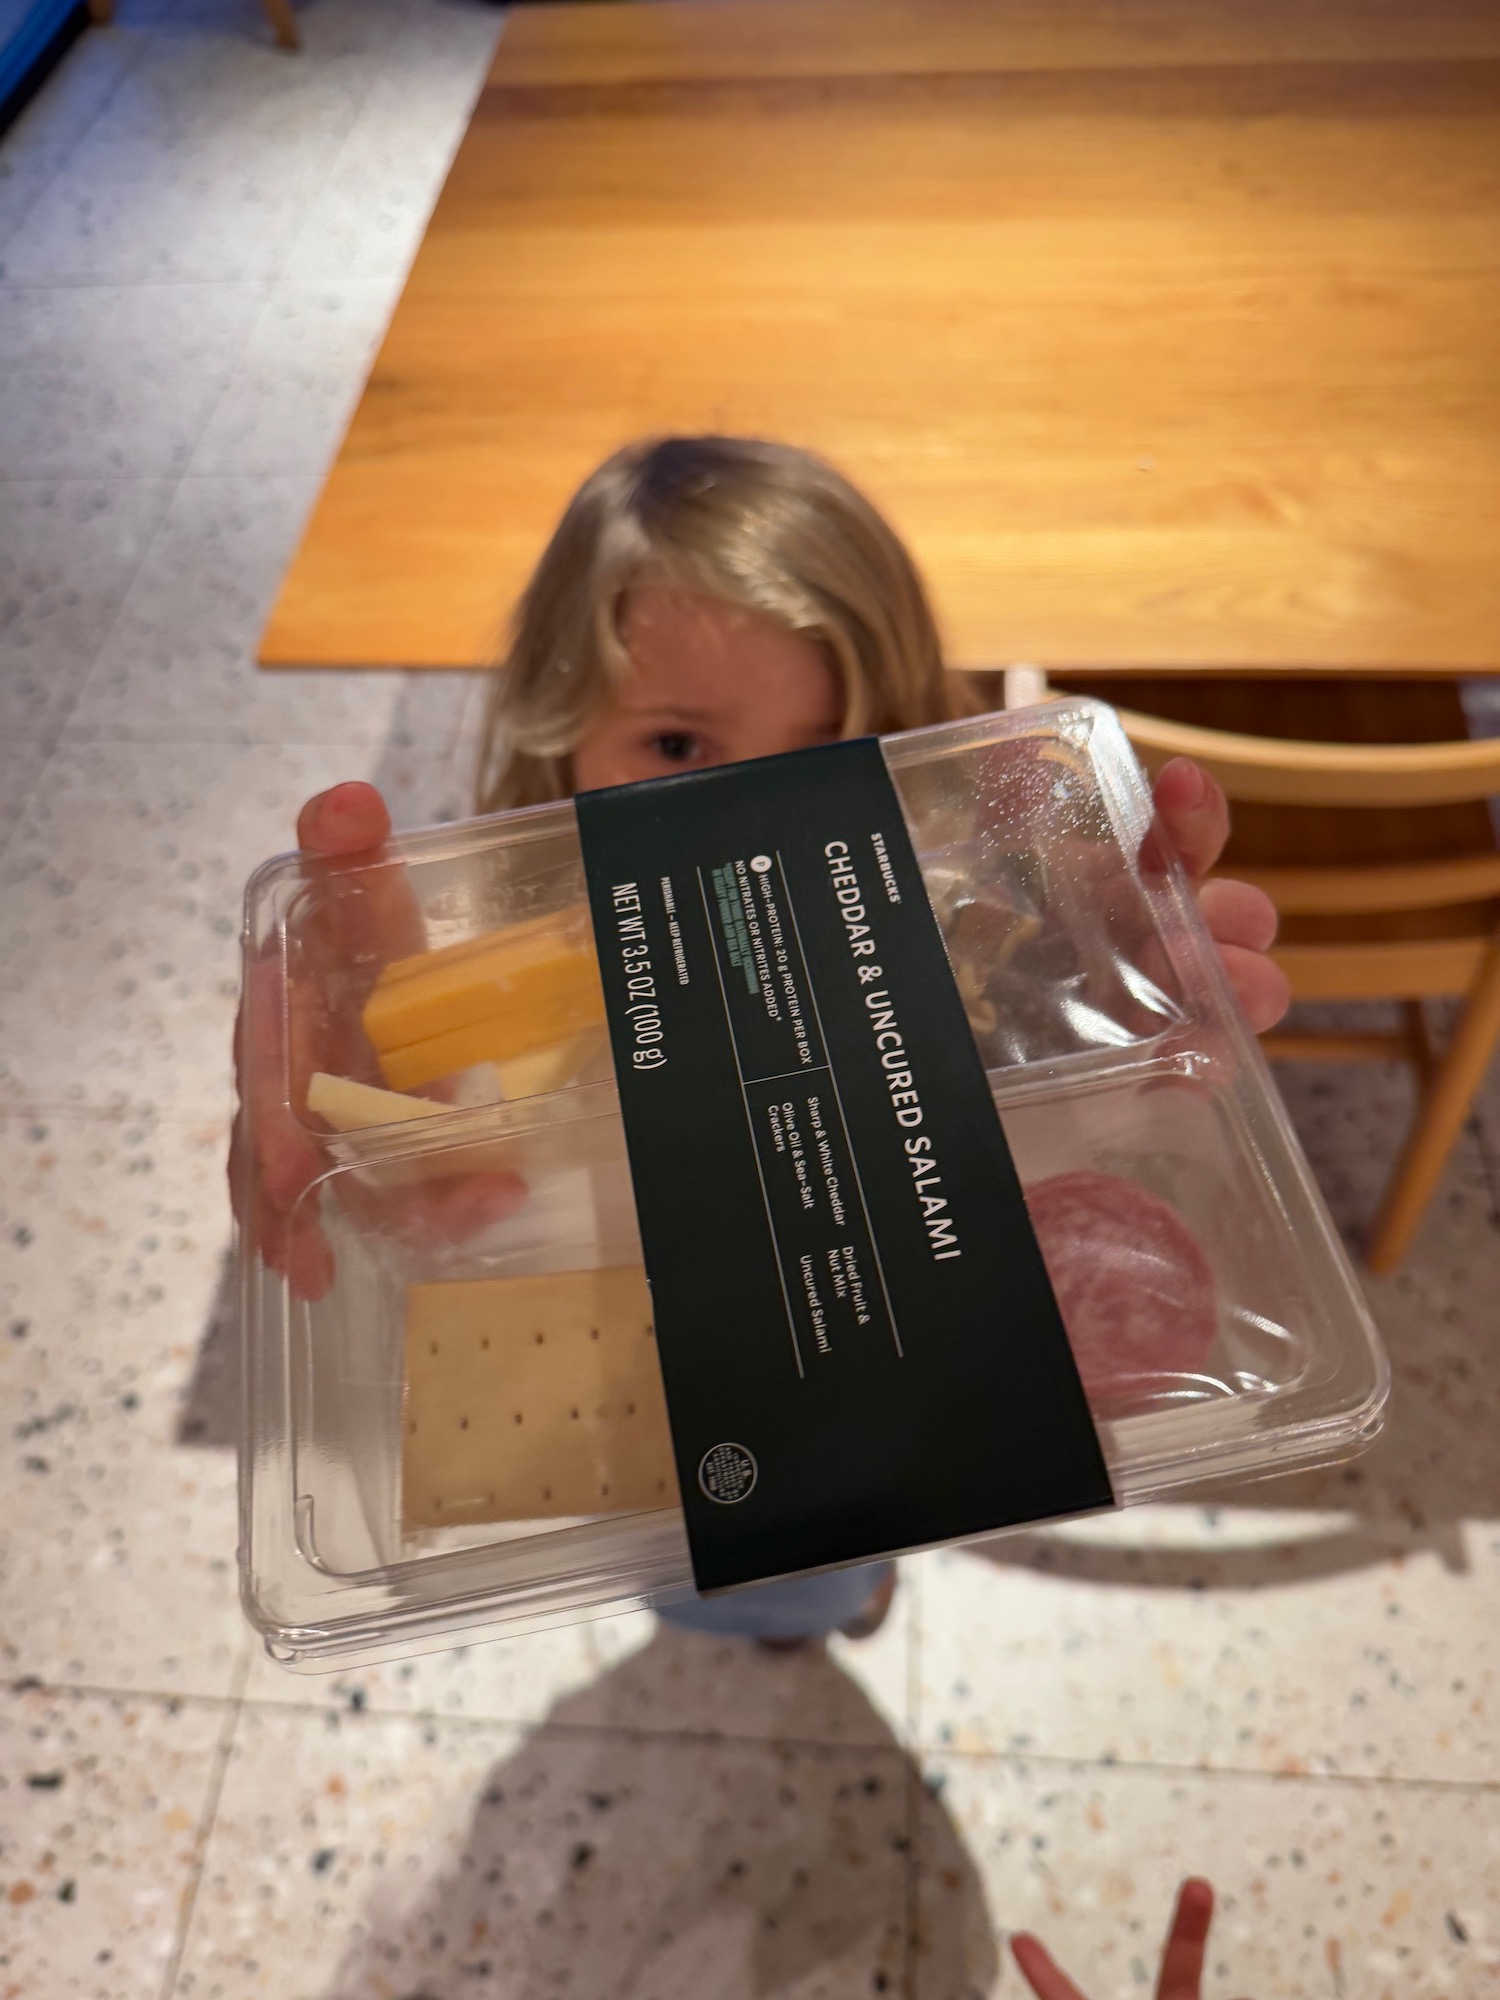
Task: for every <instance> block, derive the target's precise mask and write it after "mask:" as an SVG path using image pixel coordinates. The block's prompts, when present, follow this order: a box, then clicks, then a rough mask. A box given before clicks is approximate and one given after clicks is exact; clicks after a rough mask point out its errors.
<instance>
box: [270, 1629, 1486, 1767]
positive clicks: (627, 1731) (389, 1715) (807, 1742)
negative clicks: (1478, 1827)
mask: <svg viewBox="0 0 1500 2000" xmlns="http://www.w3.org/2000/svg"><path fill="white" fill-rule="evenodd" d="M500 1643H502V1644H503V1643H504V1642H503V1641H501V1642H500ZM357 1671H358V1669H357V1668H356V1669H351V1672H357ZM298 1678H299V1679H301V1678H303V1676H300V1675H299V1676H298ZM319 1678H320V1679H322V1678H325V1677H324V1676H321V1675H320V1676H319ZM242 1706H243V1707H244V1708H245V1709H246V1710H247V1711H249V1712H253V1713H254V1714H256V1715H259V1716H270V1715H302V1716H309V1717H311V1716H318V1717H320V1718H322V1719H324V1720H326V1719H327V1718H328V1717H329V1716H330V1715H335V1716H338V1717H340V1718H341V1719H343V1720H345V1721H347V1722H348V1723H349V1724H350V1725H351V1726H354V1727H360V1726H363V1725H364V1724H365V1723H369V1722H382V1723H386V1722H400V1723H407V1724H419V1723H420V1724H423V1725H428V1724H431V1723H440V1724H442V1725H443V1727H445V1728H452V1729H460V1730H468V1731H472V1732H474V1733H476V1734H477V1733H479V1732H481V1731H484V1730H495V1729H509V1730H515V1731H518V1732H521V1733H524V1734H525V1735H526V1736H528V1737H531V1738H535V1737H546V1736H552V1737H557V1738H560V1739H564V1740H568V1741H576V1742H580V1743H593V1742H601V1741H603V1742H613V1743H634V1744H638V1745H641V1746H642V1747H644V1746H646V1745H649V1744H664V1745H668V1746H671V1747H673V1748H678V1749H722V1750H796V1751H803V1752H809V1753H814V1754H818V1755H826V1756H831V1757H847V1758H850V1759H857V1758H861V1757H880V1758H891V1757H899V1758H901V1759H903V1760H904V1761H906V1762H910V1761H911V1760H910V1757H909V1755H908V1753H907V1752H906V1751H905V1750H904V1749H903V1748H902V1746H901V1745H900V1744H899V1743H898V1742H897V1741H896V1740H895V1738H894V1737H887V1738H886V1740H885V1741H884V1742H876V1743H852V1742H849V1741H847V1740H842V1741H837V1742H830V1741H828V1740H827V1739H826V1738H824V1737H818V1736H731V1735H728V1734H727V1733H726V1732H725V1731H723V1730H721V1729H685V1728H681V1727H676V1728H674V1727H665V1728H662V1729H652V1728H649V1727H648V1726H646V1725H645V1724H643V1723H617V1722H557V1721H554V1720H552V1719H551V1718H550V1717H546V1716H536V1715H530V1716H526V1715H521V1716H511V1715H476V1714H472V1713H463V1714H460V1713H454V1712H453V1711H451V1710H447V1709H435V1708H372V1707H370V1706H368V1705H366V1706H364V1707H361V1708H358V1709H356V1708H352V1707H351V1706H350V1705H349V1704H348V1703H347V1702H340V1703H338V1704H336V1705H335V1704H330V1703H327V1702H319V1701H274V1700H271V1699H270V1698H269V1697H267V1696H263V1695H249V1694H247V1695H246V1696H245V1698H244V1701H243V1704H242ZM1497 1789H1500V1786H1497Z"/></svg>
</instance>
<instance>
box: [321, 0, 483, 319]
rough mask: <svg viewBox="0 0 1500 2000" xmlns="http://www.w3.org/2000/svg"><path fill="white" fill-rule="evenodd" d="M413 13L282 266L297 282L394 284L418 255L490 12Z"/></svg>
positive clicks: (477, 74) (467, 104) (464, 111)
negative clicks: (381, 281)
mask: <svg viewBox="0 0 1500 2000" xmlns="http://www.w3.org/2000/svg"><path fill="white" fill-rule="evenodd" d="M434 11H435V10H434V8H433V7H432V6H430V5H429V6H424V7H421V8H418V9H417V10H415V12H414V13H413V16H412V19H411V21H410V23H409V24H408V26H407V27H406V29H405V30H404V32H403V33H402V34H401V35H399V36H398V37H397V38H396V39H395V41H394V42H393V44H392V48H391V61H390V64H389V66H388V68H387V70H386V72H385V74H384V75H383V76H382V77H381V79H380V81H379V82H378V83H376V85H375V86H374V88H373V89H372V90H371V92H370V95H369V97H368V98H367V100H366V101H365V103H364V105H363V107H362V108H361V111H360V115H359V118H358V120H357V121H356V123H355V125H354V128H353V130H352V131H351V132H350V134H349V138H348V141H347V143H346V145H345V147H344V150H343V152H342V154H341V155H340V157H339V161H338V164H337V166H336V167H335V168H334V170H333V172H332V173H331V174H330V175H329V177H328V180H327V182H326V183H325V184H324V186H323V188H322V190H321V191H320V193H319V195H318V198H317V200H316V202H315V203H314V204H313V206H312V208H311V209H310V210H309V212H308V215H307V218H306V221H305V222H304V224H303V227H302V229H301V232H300V234H299V235H298V238H297V241H296V243H295V244H294V245H293V246H292V250H291V253H290V255H289V257H288V259H287V264H286V275H287V276H288V277H289V278H298V279H327V278H332V277H342V278H378V279H385V280H387V281H390V280H396V279H399V278H400V277H401V276H403V275H404V273H405V271H406V268H407V266H408V265H409V264H410V262H411V260H412V258H413V256H414V255H415V254H416V250H417V246H418V244H419V243H420V242H421V238H422V232H423V230H424V229H425V228H426V226H427V217H428V215H429V214H430V213H431V210H432V205H433V203H434V202H435V201H436V199H437V196H438V190H439V189H440V188H441V186H442V183H443V180H444V177H445V176H446V174H447V171H448V164H449V161H450V160H451V158H452V156H453V153H454V151H455V150H456V148H457V146H458V142H459V140H460V139H461V138H462V137H463V133H464V129H465V127H466V125H467V123H468V117H469V111H470V108H471V107H472V105H473V102H474V99H475V97H476V96H477V95H478V93H479V87H480V85H481V83H482V82H483V80H484V77H485V74H486V72H487V71H488V69H489V65H490V61H491V58H492V55H493V51H494V47H495V42H496V39H497V37H498V34H499V31H500V26H501V21H500V18H499V17H497V14H496V13H495V12H494V11H493V10H488V9H485V8H482V7H471V8H459V7H453V6H448V7H444V8H442V9H441V10H440V12H441V24H440V31H437V32H435V31H434V30H435V25H436V24H435V23H434V19H433V15H434Z"/></svg>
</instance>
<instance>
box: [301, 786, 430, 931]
mask: <svg viewBox="0 0 1500 2000" xmlns="http://www.w3.org/2000/svg"><path fill="white" fill-rule="evenodd" d="M390 834H391V815H390V812H389V810H388V809H387V807H386V803H385V800H384V799H383V798H382V797H381V796H380V794H379V792H378V791H376V789H375V787H374V786H373V785H367V784H365V783H364V781H363V780H362V779H350V780H349V781H347V782H346V783H344V784H342V785H334V786H331V787H330V789H329V790H328V791H326V792H319V793H318V794H317V796H316V797H315V798H311V799H309V800H308V802H307V804H306V805H305V806H304V807H303V808H302V810H301V812H300V813H299V814H298V815H297V844H298V846H299V847H300V848H301V850H302V853H303V855H304V857H305V858H304V862H303V868H304V872H305V873H306V874H307V875H308V877H309V878H310V879H311V880H314V881H317V880H320V879H321V880H323V881H326V882H329V884H330V893H329V894H328V896H327V897H326V898H320V899H319V901H318V902H317V903H316V904H315V905H314V906H313V909H312V910H311V911H310V912H309V914H308V917H307V920H306V928H307V930H308V932H309V933H311V934H312V935H313V936H315V937H316V939H317V941H318V943H319V945H320V946H321V947H322V948H324V949H326V950H327V951H328V953H329V954H330V955H331V957H332V959H333V962H335V963H338V964H344V965H357V964H360V963H361V962H363V961H366V960H371V959H373V960H374V961H376V962H377V963H384V962H385V961H387V960H389V959H392V958H404V957H406V956H408V955H409V954H410V953H412V952H417V951H421V950H422V948H423V946H424V945H425V943H426V941H427V940H426V928H425V926H424V924H423V921H422V912H421V908H420V906H419V904H418V902H417V899H416V897H415V895H414V894H413V893H412V887H411V882H410V880H409V878H408V876H407V873H406V870H405V868H404V867H403V866H402V865H401V863H400V862H398V861H386V862H382V861H381V860H380V859H379V856H380V851H381V849H382V848H383V847H384V846H385V843H386V841H387V840H389V838H390ZM343 875H347V877H348V880H347V882H345V883H339V882H338V881H337V878H338V877H340V876H343Z"/></svg>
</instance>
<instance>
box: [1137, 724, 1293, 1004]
mask: <svg viewBox="0 0 1500 2000" xmlns="http://www.w3.org/2000/svg"><path fill="white" fill-rule="evenodd" d="M1153 797H1154V799H1155V803H1156V816H1157V820H1158V822H1159V824H1160V826H1161V829H1162V831H1163V832H1164V833H1165V834H1166V836H1167V839H1168V840H1169V842H1170V843H1171V845H1172V847H1173V848H1174V849H1175V850H1176V852H1177V855H1178V856H1179V858H1180V859H1181V861H1182V864H1183V866H1184V867H1185V868H1186V869H1187V872H1188V874H1189V875H1190V876H1191V877H1192V880H1193V884H1194V887H1195V889H1196V890H1197V895H1198V907H1199V909H1200V910H1201V911H1202V912H1203V918H1204V922H1205V923H1206V924H1207V925H1208V928H1209V930H1210V932H1211V933H1212V934H1213V938H1214V941H1215V943H1216V944H1217V945H1218V947H1219V956H1220V958H1221V959H1222V960H1223V961H1224V970H1225V971H1226V972H1227V973H1228V974H1229V980H1230V984H1231V985H1232V986H1233V987H1234V990H1235V992H1236V993H1237V994H1238V995H1239V1001H1240V1005H1241V1007H1243V1008H1244V1010H1245V1018H1246V1019H1247V1020H1248V1021H1249V1023H1250V1025H1251V1027H1252V1028H1253V1029H1254V1030H1255V1032H1256V1034H1258V1035H1263V1034H1264V1033H1265V1031H1266V1030H1267V1028H1274V1027H1275V1025H1276V1023H1277V1022H1278V1021H1279V1020H1280V1019H1281V1017H1282V1015H1283V1014H1284V1013H1285V1012H1286V1010H1287V1007H1288V1005H1289V1003H1290V1001H1291V997H1292V995H1291V988H1290V987H1289V986H1288V985H1287V979H1286V974H1285V973H1284V972H1283V971H1282V970H1281V968H1280V966H1279V965H1277V964H1275V963H1274V961H1273V960H1271V959H1270V958H1268V957H1267V956H1266V954H1267V952H1268V951H1269V950H1270V948H1271V946H1272V944H1273V943H1274V942H1275V938H1276V922H1277V919H1276V905H1275V904H1274V903H1273V902H1272V901H1271V899H1270V897H1269V896H1268V895H1266V894H1265V892H1264V891H1263V890H1261V889H1255V888H1252V887H1251V885H1250V884H1249V883H1248V882H1230V881H1225V880H1223V879H1220V880H1217V881H1213V882H1210V881H1207V880H1205V877H1206V876H1207V875H1208V872H1209V870H1210V869H1211V868H1212V867H1213V865H1214V863H1215V862H1216V861H1217V860H1218V858H1219V856H1220V855H1221V854H1222V853H1223V851H1224V843H1225V841H1226V840H1228V838H1229V802H1228V800H1227V799H1226V798H1225V797H1224V794H1223V792H1222V791H1221V790H1220V788H1219V785H1218V782H1217V780H1216V779H1214V778H1211V777H1210V776H1209V774H1208V772H1207V771H1205V770H1203V769H1202V767H1201V766H1200V765H1197V764H1195V763H1193V761H1192V760H1191V758H1188V757H1174V758H1173V759H1172V761H1171V762H1170V763H1169V764H1164V765H1163V766H1162V768H1161V770H1160V772H1159V773H1158V775H1157V779H1156V787H1155V791H1154V793H1153Z"/></svg>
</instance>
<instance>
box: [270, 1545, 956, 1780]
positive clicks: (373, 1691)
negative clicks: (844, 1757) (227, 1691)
mask: <svg viewBox="0 0 1500 2000" xmlns="http://www.w3.org/2000/svg"><path fill="white" fill-rule="evenodd" d="M915 1610H916V1607H915V1585H914V1583H913V1584H912V1585H911V1586H910V1587H908V1588H907V1589H906V1590H905V1591H904V1592H903V1594H902V1595H901V1596H899V1597H898V1599H897V1602H896V1606H895V1609H894V1610H893V1611H892V1614H891V1616H890V1618H889V1620H888V1621H887V1623H886V1626H885V1628H884V1630H883V1631H881V1632H880V1633H878V1634H877V1635H876V1637H875V1638H873V1639H866V1640H861V1641H858V1642H857V1643H851V1642H850V1641H848V1640H846V1639H842V1638H835V1639H834V1640H833V1641H832V1642H831V1644H830V1646H829V1648H828V1650H827V1652H824V1651H822V1650H819V1649H809V1650H808V1651H806V1652H802V1653H791V1654H771V1653H765V1652H763V1651H761V1650H760V1648H758V1647H756V1646H754V1645H751V1644H749V1643H747V1642H746V1641H744V1640H738V1639H713V1638H709V1637H706V1636H704V1635H701V1634H697V1633H688V1632H679V1631H676V1630H674V1629H672V1628H671V1627H668V1626H664V1625H659V1624H658V1623H657V1621H656V1619H655V1618H654V1617H652V1616H651V1615H650V1614H649V1613H646V1612H639V1613H633V1614H627V1615H625V1616H623V1617H619V1618H600V1619H594V1620H590V1621H588V1622H586V1623H583V1624H578V1625H572V1626H567V1627H564V1628H562V1629H560V1630H558V1631H554V1632H542V1633H537V1634H534V1635H529V1636H526V1637H522V1638H516V1639H504V1640H499V1641H496V1642H494V1643H493V1644H488V1645H481V1646H469V1647H464V1648H461V1649H457V1650H455V1651H452V1652H448V1653H434V1654H428V1655H426V1656H425V1657H423V1658H419V1659H414V1660H405V1661H401V1662H398V1663H396V1664H393V1665H385V1666H379V1667H371V1668H366V1669H364V1670H362V1671H359V1672H356V1673H345V1674H340V1675H338V1676H336V1677H331V1678H324V1677H322V1676H318V1677H313V1676H310V1675H303V1674H289V1673H287V1672H286V1671H285V1670H284V1669H283V1668H281V1667H278V1666H276V1665H274V1664H273V1663H272V1662H271V1661H269V1660H268V1659H266V1658H265V1657H264V1655H261V1656H260V1657H259V1658H257V1660H256V1662H255V1664H254V1666H253V1667H252V1668H251V1672H250V1679H249V1682H248V1684H247V1686H248V1692H249V1694H250V1695H251V1697H252V1698H254V1699H256V1700H258V1701H267V1702H274V1703H278V1704H280V1705H283V1706H284V1705H286V1704H289V1703H298V1704H308V1703H314V1704H317V1705H320V1706H323V1707H327V1708H332V1709H351V1708H352V1709H354V1710H355V1711H364V1712H368V1713H371V1714H375V1713H381V1712H402V1711H404V1712H428V1713H432V1714H437V1715H458V1716H465V1717H469V1718H482V1719H488V1720H494V1721H499V1722H514V1723H535V1722H540V1721H542V1720H543V1719H544V1718H545V1717H547V1716H549V1715H550V1716H552V1717H553V1718H554V1719H555V1720H558V1721H564V1722H567V1723H569V1724H570V1725H575V1726H579V1727H588V1728H626V1729H631V1730H636V1731H641V1732H648V1733H651V1734H654V1735H672V1734H690V1735H702V1736H725V1737H731V1738H749V1739H753V1740H768V1741H787V1742H793V1743H828V1744H837V1743H846V1744H847V1743H872V1744H879V1743H889V1742H890V1741H891V1740H892V1739H893V1738H894V1739H897V1740H900V1741H905V1740H906V1736H907V1707H908V1698H909V1679H910V1661H911V1649H912V1642H913V1632H914V1628H915Z"/></svg>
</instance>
